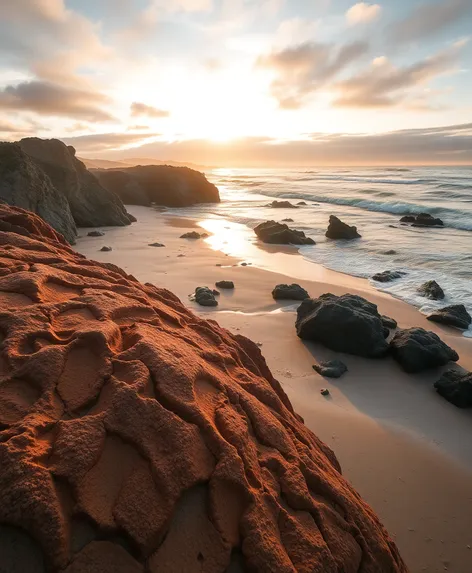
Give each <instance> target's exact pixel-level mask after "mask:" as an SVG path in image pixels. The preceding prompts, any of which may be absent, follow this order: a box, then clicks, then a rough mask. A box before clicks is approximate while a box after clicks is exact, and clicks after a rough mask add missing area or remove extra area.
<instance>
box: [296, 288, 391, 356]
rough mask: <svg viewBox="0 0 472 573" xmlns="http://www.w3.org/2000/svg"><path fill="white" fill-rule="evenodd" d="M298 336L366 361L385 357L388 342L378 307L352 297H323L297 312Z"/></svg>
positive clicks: (358, 297)
mask: <svg viewBox="0 0 472 573" xmlns="http://www.w3.org/2000/svg"><path fill="white" fill-rule="evenodd" d="M296 329H297V334H298V336H299V337H300V338H302V339H303V340H313V341H314V342H319V343H321V344H324V345H325V346H327V347H328V348H331V349H332V350H336V351H338V352H347V353H349V354H356V355H358V356H365V357H368V358H377V357H380V356H383V355H385V353H386V352H387V350H388V343H387V342H386V340H385V336H384V327H383V325H382V319H381V317H380V314H379V313H378V310H377V306H376V305H375V304H372V303H371V302H369V301H367V300H366V299H364V298H362V297H360V296H357V295H352V294H345V295H343V296H335V295H334V294H330V293H328V294H323V295H321V296H320V297H319V298H317V299H308V300H305V301H303V302H302V303H301V305H300V306H299V307H298V310H297V321H296Z"/></svg>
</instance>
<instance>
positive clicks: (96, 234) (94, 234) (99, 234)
mask: <svg viewBox="0 0 472 573" xmlns="http://www.w3.org/2000/svg"><path fill="white" fill-rule="evenodd" d="M104 236H105V233H104V232H103V231H89V232H88V233H87V237H104Z"/></svg>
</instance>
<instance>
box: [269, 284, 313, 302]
mask: <svg viewBox="0 0 472 573" xmlns="http://www.w3.org/2000/svg"><path fill="white" fill-rule="evenodd" d="M272 296H273V297H274V299H275V300H306V299H307V298H310V295H309V294H308V292H307V291H306V290H305V289H304V288H303V287H301V286H300V285H298V284H291V285H286V284H280V285H277V286H276V287H275V288H274V290H273V291H272Z"/></svg>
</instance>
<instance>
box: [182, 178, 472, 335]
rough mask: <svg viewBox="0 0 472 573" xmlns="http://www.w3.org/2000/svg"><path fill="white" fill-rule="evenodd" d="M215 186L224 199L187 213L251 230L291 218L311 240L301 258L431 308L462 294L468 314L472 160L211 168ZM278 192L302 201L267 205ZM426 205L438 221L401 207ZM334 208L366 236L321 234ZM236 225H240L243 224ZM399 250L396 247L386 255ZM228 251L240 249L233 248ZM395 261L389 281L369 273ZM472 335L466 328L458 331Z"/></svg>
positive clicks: (460, 298)
mask: <svg viewBox="0 0 472 573" xmlns="http://www.w3.org/2000/svg"><path fill="white" fill-rule="evenodd" d="M207 177H208V179H209V180H210V181H212V182H213V183H215V184H216V185H217V186H218V188H219V189H220V195H221V203H220V204H218V205H198V206H195V207H192V208H190V209H188V215H189V216H192V217H199V218H205V219H208V218H210V219H221V218H222V219H224V220H227V221H230V222H231V223H232V224H234V225H235V226H243V227H244V228H245V229H247V230H248V234H247V240H250V241H255V240H256V239H255V236H254V234H253V233H252V232H251V231H250V229H252V228H253V227H255V226H256V225H257V224H258V223H259V222H261V221H265V220H268V219H274V220H276V221H281V220H282V219H284V218H287V217H289V218H292V219H294V222H293V223H289V225H290V226H291V227H293V228H295V229H300V230H303V231H305V233H306V234H307V235H308V236H310V237H312V238H313V239H314V240H315V241H316V245H314V246H306V247H302V248H300V253H301V255H302V256H303V257H305V259H307V260H309V261H313V262H315V263H319V264H321V265H323V266H325V267H327V268H329V269H332V270H335V271H340V272H342V273H347V274H350V275H353V276H357V277H363V278H367V279H370V280H371V283H372V284H373V286H375V287H376V288H378V289H379V290H382V291H385V292H388V293H390V294H391V295H393V296H395V297H397V298H400V299H402V300H404V301H406V302H408V303H410V304H413V305H414V306H416V307H418V308H419V309H420V310H421V311H422V312H424V313H428V312H430V311H431V310H433V309H435V308H442V307H444V306H448V305H451V304H464V305H465V306H466V307H467V309H468V311H469V313H471V314H472V167H414V168H395V167H389V168H380V167H374V168H354V167H353V168H320V169H308V168H302V169H290V170H287V169H285V170H282V169H270V170H267V169H265V170H264V169H216V170H213V171H210V172H208V173H207ZM274 199H278V200H280V199H289V200H290V201H291V202H292V203H297V202H298V201H305V202H307V204H308V205H307V206H303V207H300V208H299V209H271V208H269V207H266V206H265V205H267V203H269V202H271V201H272V200H274ZM423 212H426V213H430V214H431V215H434V216H435V217H440V218H441V219H442V220H443V221H444V228H415V227H410V226H404V225H401V224H400V222H399V220H400V218H401V217H402V216H403V215H406V214H415V213H416V214H417V213H423ZM330 215H337V216H338V217H340V218H341V219H342V220H343V221H345V222H346V223H348V224H350V225H355V226H356V227H357V228H358V230H359V232H360V234H361V235H362V238H361V239H359V240H356V241H351V242H344V241H331V240H329V239H327V238H326V237H325V236H324V233H325V231H326V228H327V225H328V219H329V216H330ZM243 227H241V228H243ZM392 249H393V250H395V252H396V254H394V255H387V254H385V253H386V252H387V251H390V250H392ZM231 254H235V255H237V254H238V253H237V252H234V249H233V251H232V252H231ZM385 270H400V271H404V272H405V273H406V275H405V276H404V278H401V279H398V280H396V281H393V282H391V283H385V284H380V283H377V282H375V281H372V279H371V277H372V275H373V274H375V273H377V272H381V271H385ZM431 279H434V280H436V281H437V282H438V283H439V284H440V285H441V286H442V288H443V289H444V291H445V293H446V298H445V300H442V301H438V302H435V301H430V300H428V299H425V298H423V297H421V296H419V295H418V293H417V288H418V286H420V285H421V284H423V283H424V282H425V281H427V280H431ZM464 334H465V336H469V337H472V328H471V329H470V330H468V331H467V332H465V333H464Z"/></svg>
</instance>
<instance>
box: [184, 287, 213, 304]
mask: <svg viewBox="0 0 472 573" xmlns="http://www.w3.org/2000/svg"><path fill="white" fill-rule="evenodd" d="M216 292H217V291H216ZM190 298H191V299H192V300H194V301H195V302H196V303H198V304H199V305H201V306H218V301H217V300H216V298H215V291H213V290H212V289H209V288H208V287H197V288H196V289H195V293H194V294H193V295H191V296H190Z"/></svg>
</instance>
